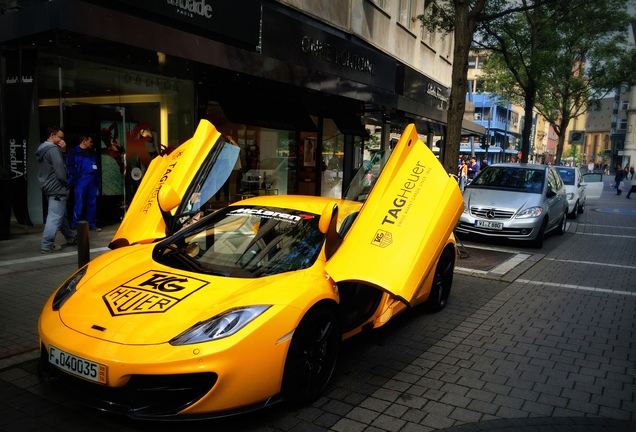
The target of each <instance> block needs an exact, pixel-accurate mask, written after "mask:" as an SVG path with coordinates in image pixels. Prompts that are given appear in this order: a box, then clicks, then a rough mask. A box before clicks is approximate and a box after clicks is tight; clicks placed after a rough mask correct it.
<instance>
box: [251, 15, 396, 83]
mask: <svg viewBox="0 0 636 432" xmlns="http://www.w3.org/2000/svg"><path fill="white" fill-rule="evenodd" d="M261 53H262V54H263V55H265V56H268V57H272V58H275V59H279V60H283V61H285V62H289V63H292V64H295V65H298V66H303V67H306V68H308V69H311V70H317V71H321V72H325V73H328V74H330V75H333V76H340V77H343V78H345V79H348V80H351V81H357V82H360V83H363V84H366V85H371V86H374V87H378V88H381V89H385V90H390V91H393V90H394V85H395V60H394V59H392V58H391V57H390V56H388V55H385V54H382V53H380V52H378V51H375V50H373V49H371V48H368V47H366V46H364V45H361V44H357V43H355V42H352V41H349V40H347V39H344V38H342V37H339V36H338V35H337V34H334V33H331V32H326V31H323V30H322V29H320V28H318V27H316V26H313V25H311V24H310V23H307V22H303V21H300V20H297V19H295V18H293V17H290V16H288V15H286V14H283V13H281V12H278V11H275V10H273V9H269V8H267V7H264V8H263V34H262V42H261Z"/></svg>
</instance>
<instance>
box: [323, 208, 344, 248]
mask: <svg viewBox="0 0 636 432" xmlns="http://www.w3.org/2000/svg"><path fill="white" fill-rule="evenodd" d="M337 224H338V204H336V203H335V202H330V203H329V204H327V205H326V206H325V209H324V210H323V211H322V215H320V221H319V222H318V229H319V230H320V232H321V233H324V234H326V235H327V238H326V240H325V257H326V258H327V259H329V258H331V256H332V255H333V254H334V252H335V251H336V250H337V249H338V247H339V246H340V243H342V239H341V238H340V236H339V235H338V231H337V230H336V225H337Z"/></svg>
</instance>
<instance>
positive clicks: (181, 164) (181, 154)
mask: <svg viewBox="0 0 636 432" xmlns="http://www.w3.org/2000/svg"><path fill="white" fill-rule="evenodd" d="M225 150H228V151H225ZM228 153H231V156H227V154H228ZM237 157H238V147H236V148H234V147H233V146H232V145H230V144H227V143H226V142H225V140H224V139H222V137H221V133H220V132H219V131H217V129H216V128H215V127H214V126H213V125H212V124H211V123H210V122H208V121H207V120H201V122H200V123H199V126H198V127H197V130H196V131H195V133H194V136H193V137H192V138H190V139H189V140H188V141H186V142H184V143H183V144H181V145H180V146H179V147H177V148H176V149H175V150H174V151H172V152H171V153H170V154H168V155H164V156H159V157H156V158H154V159H153V160H152V162H151V163H150V166H149V167H148V169H147V171H146V174H145V175H144V178H143V180H142V182H141V184H140V186H139V189H138V190H137V192H136V193H135V196H134V198H133V200H132V202H131V204H130V207H129V208H128V211H127V212H126V215H125V216H124V218H123V220H122V223H121V225H120V226H119V229H118V230H117V232H116V233H115V236H114V237H113V240H112V241H111V247H118V246H122V245H127V244H132V243H136V242H148V241H153V240H155V239H159V238H163V237H165V236H166V233H167V229H168V228H169V227H167V226H166V218H165V215H164V214H162V212H161V210H160V208H159V205H158V202H157V200H158V196H159V192H160V190H161V188H163V187H166V186H169V187H170V188H171V189H172V192H173V194H172V197H176V198H177V199H178V203H179V204H178V205H177V207H176V208H174V209H172V213H173V214H176V213H183V212H187V211H193V210H195V211H196V210H198V208H200V207H201V205H203V204H204V203H205V201H206V200H207V199H209V198H210V197H211V196H213V194H214V193H215V192H216V191H218V190H219V188H220V187H221V186H222V185H223V184H224V183H225V181H226V180H227V178H228V177H229V175H230V173H231V170H232V168H233V167H234V163H235V161H236V158H237ZM195 199H196V200H197V202H196V203H194V200H195ZM190 201H192V202H190Z"/></svg>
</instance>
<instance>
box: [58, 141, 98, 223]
mask: <svg viewBox="0 0 636 432" xmlns="http://www.w3.org/2000/svg"><path fill="white" fill-rule="evenodd" d="M79 140H80V143H79V145H77V146H76V147H73V148H72V149H70V150H69V151H68V153H67V155H66V167H67V168H68V181H69V183H70V184H71V186H73V197H74V198H75V205H74V207H73V222H72V227H73V229H75V227H77V222H78V221H79V220H82V217H86V221H87V222H88V226H89V229H90V230H91V231H97V232H99V231H101V228H99V227H98V226H97V224H96V222H95V216H96V214H97V193H98V192H99V186H100V184H99V183H100V176H99V171H98V169H97V154H96V153H95V151H94V150H93V148H92V147H93V138H92V137H90V136H88V135H80V138H79Z"/></svg>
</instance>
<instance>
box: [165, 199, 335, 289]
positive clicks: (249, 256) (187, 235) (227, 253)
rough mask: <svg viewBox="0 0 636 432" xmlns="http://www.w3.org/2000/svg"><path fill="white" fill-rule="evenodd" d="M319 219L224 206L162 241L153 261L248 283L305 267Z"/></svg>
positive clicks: (318, 237)
mask: <svg viewBox="0 0 636 432" xmlns="http://www.w3.org/2000/svg"><path fill="white" fill-rule="evenodd" d="M319 219H320V215H316V214H312V213H305V212H300V211H296V210H289V209H283V208H272V207H255V206H238V207H228V208H225V209H223V210H219V211H218V212H216V213H214V214H212V215H210V216H209V217H207V218H205V219H203V220H201V222H199V223H198V224H196V225H193V226H192V227H190V228H188V229H186V230H183V231H182V232H181V233H179V234H177V235H175V236H173V237H171V238H169V239H167V240H165V241H163V242H162V243H160V244H159V245H158V246H157V249H155V259H156V260H157V261H159V262H161V263H163V264H165V265H168V266H172V267H175V268H179V269H184V270H190V271H198V272H201V273H208V274H217V275H223V276H231V277H244V278H253V277H260V276H268V275H274V274H278V273H284V272H288V271H294V270H301V269H304V268H307V267H310V266H311V265H312V264H313V263H314V262H315V261H316V259H317V258H318V254H319V253H320V249H321V248H322V244H323V241H324V234H323V233H321V232H320V230H319V229H318V221H319Z"/></svg>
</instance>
